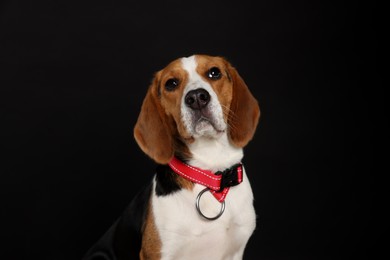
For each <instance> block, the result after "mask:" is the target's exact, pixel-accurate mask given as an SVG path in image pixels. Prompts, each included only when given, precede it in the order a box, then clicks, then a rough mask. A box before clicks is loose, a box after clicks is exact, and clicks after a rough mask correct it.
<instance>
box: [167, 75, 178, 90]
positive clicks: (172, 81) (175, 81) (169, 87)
mask: <svg viewBox="0 0 390 260" xmlns="http://www.w3.org/2000/svg"><path fill="white" fill-rule="evenodd" d="M177 86H179V80H178V79H175V78H172V79H168V80H167V81H166V82H165V89H166V90H168V91H172V90H174V89H175V88H177Z"/></svg>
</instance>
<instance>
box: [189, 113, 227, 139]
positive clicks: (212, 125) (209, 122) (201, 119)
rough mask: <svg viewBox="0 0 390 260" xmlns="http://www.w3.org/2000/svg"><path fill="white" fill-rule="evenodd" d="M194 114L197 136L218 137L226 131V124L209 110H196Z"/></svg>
mask: <svg viewBox="0 0 390 260" xmlns="http://www.w3.org/2000/svg"><path fill="white" fill-rule="evenodd" d="M194 112H195V113H193V115H192V122H193V124H192V125H193V131H194V135H195V137H196V136H209V137H216V136H219V135H220V134H222V133H223V132H225V124H222V123H221V122H220V120H218V119H217V118H216V117H215V116H214V115H213V114H212V113H210V112H209V111H208V110H201V111H194Z"/></svg>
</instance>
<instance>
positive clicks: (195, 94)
mask: <svg viewBox="0 0 390 260" xmlns="http://www.w3.org/2000/svg"><path fill="white" fill-rule="evenodd" d="M209 101H210V94H209V92H207V91H206V90H205V89H203V88H198V89H194V90H191V91H189V92H188V93H187V95H186V97H185V100H184V102H185V103H186V105H187V106H188V107H190V108H192V109H194V110H200V109H202V108H204V107H205V106H207V104H208V103H209Z"/></svg>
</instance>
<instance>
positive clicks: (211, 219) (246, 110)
mask: <svg viewBox="0 0 390 260" xmlns="http://www.w3.org/2000/svg"><path fill="white" fill-rule="evenodd" d="M259 117H260V109H259V105H258V102H257V100H256V99H255V98H254V96H253V95H252V94H251V92H250V90H249V89H248V87H247V85H246V84H245V82H244V80H243V79H242V78H241V76H240V75H239V74H238V72H237V70H236V69H235V68H234V67H233V66H232V65H231V64H230V62H228V61H227V60H226V59H225V58H224V57H218V56H209V55H193V56H190V57H183V58H179V59H176V60H174V61H172V62H171V63H169V64H168V65H167V66H166V67H165V68H164V69H162V70H160V71H158V72H157V73H155V76H154V79H153V81H152V83H151V86H150V87H149V89H148V91H147V93H146V97H145V99H144V100H143V104H142V107H141V111H140V114H139V117H138V120H137V122H136V125H135V127H134V138H135V140H136V142H137V143H138V145H139V147H140V148H141V150H142V151H143V152H144V153H145V154H146V155H148V156H149V157H150V158H151V159H153V160H154V162H156V164H157V167H156V173H155V175H154V176H153V178H152V180H151V181H150V183H148V184H147V185H145V187H144V188H143V189H141V191H140V192H139V193H138V194H137V195H136V196H135V198H134V199H133V200H132V201H131V203H130V204H129V206H128V207H127V208H126V209H125V210H124V212H123V215H122V216H121V217H120V218H119V219H118V220H117V221H116V222H115V223H114V224H113V225H112V226H111V228H110V229H109V230H108V231H107V232H106V234H104V235H103V236H102V238H101V239H100V240H99V241H97V242H96V244H95V245H93V246H92V247H91V248H90V249H89V251H88V252H87V253H86V254H85V255H84V258H83V260H92V259H94V260H98V259H99V260H100V259H106V260H108V259H110V260H125V259H142V260H144V259H148V260H157V259H159V260H173V259H175V260H176V259H179V260H190V259H196V260H204V259H213V260H238V259H242V258H243V255H244V250H245V247H246V244H247V242H248V240H249V238H250V237H251V235H252V233H253V232H254V230H255V227H256V213H255V210H254V206H253V194H252V189H251V185H250V182H249V179H248V178H247V175H246V173H245V169H244V166H243V164H242V159H243V148H244V147H245V146H246V145H247V144H248V142H249V141H250V140H251V139H252V138H253V136H254V133H255V130H256V127H257V125H258V121H259Z"/></svg>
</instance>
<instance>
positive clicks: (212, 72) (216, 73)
mask: <svg viewBox="0 0 390 260" xmlns="http://www.w3.org/2000/svg"><path fill="white" fill-rule="evenodd" d="M221 76H222V73H221V71H220V70H219V69H218V68H217V67H212V68H211V69H209V71H208V72H207V77H209V78H210V79H220V78H221Z"/></svg>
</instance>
